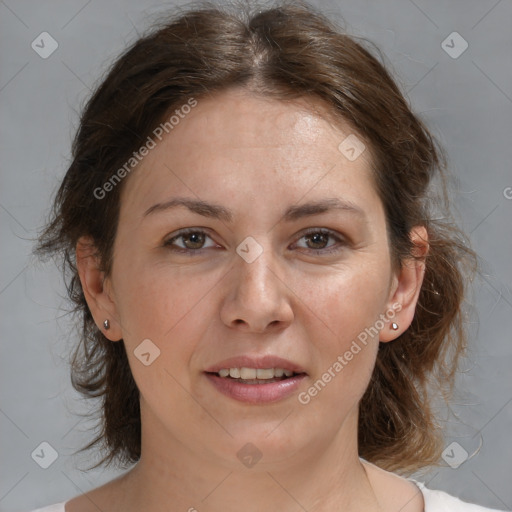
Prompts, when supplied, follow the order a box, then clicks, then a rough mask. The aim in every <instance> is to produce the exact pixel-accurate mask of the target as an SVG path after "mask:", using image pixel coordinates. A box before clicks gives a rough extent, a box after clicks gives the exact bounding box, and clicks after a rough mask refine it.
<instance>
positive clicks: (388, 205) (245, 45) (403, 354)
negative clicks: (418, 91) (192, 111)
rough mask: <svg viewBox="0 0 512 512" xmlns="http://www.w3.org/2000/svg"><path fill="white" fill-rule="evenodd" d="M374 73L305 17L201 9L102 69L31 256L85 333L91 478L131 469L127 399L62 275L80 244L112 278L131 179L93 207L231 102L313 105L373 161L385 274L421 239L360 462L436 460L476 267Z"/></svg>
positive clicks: (134, 416)
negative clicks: (201, 109) (151, 152)
mask: <svg viewBox="0 0 512 512" xmlns="http://www.w3.org/2000/svg"><path fill="white" fill-rule="evenodd" d="M379 59H381V60H382V56H381V55H380V52H379V51H378V50H377V49H376V48H375V47H374V46H371V45H370V44H369V43H368V42H367V41H364V40H356V38H355V37H351V36H348V35H347V34H345V33H344V31H343V30H342V29H340V28H339V27H338V26H337V25H335V24H334V23H333V22H331V21H329V20H328V19H327V18H326V16H325V15H323V14H322V13H320V12H318V11H317V10H316V9H315V8H313V7H312V6H310V5H309V4H307V3H305V2H280V3H278V4H274V5H273V7H272V8H268V9H266V10H262V9H258V6H256V5H255V6H253V7H250V6H249V7H247V8H242V7H240V6H235V7H234V8H233V6H232V5H225V6H218V5H213V4H211V3H205V2H202V3H201V4H200V5H199V6H197V5H196V6H194V7H191V8H189V9H188V10H186V11H185V12H180V11H178V12H174V13H172V16H171V17H170V18H169V19H167V20H166V21H165V23H162V24H159V25H156V26H153V28H152V29H151V30H150V32H149V33H147V34H146V35H144V36H143V37H140V38H139V39H138V40H137V41H136V42H135V43H134V44H133V45H132V46H131V47H130V48H129V49H127V50H126V51H125V52H124V54H123V55H122V56H121V57H119V58H118V59H117V61H116V62H115V63H114V65H113V66H112V67H111V68H110V70H109V72H108V74H107V76H106V78H105V79H104V80H103V81H102V82H101V84H100V85H99V87H98V88H97V89H96V91H95V92H94V94H93V95H92V97H91V98H90V100H89V101H88V103H87V105H86V107H85V109H84V110H83V113H82V116H81V120H80V125H79V129H78V131H77V133H76V136H75V139H74V141H73V146H72V162H71V164H70V166H69V169H68V171H67V173H66V175H65V177H64V179H63V181H62V183H61V185H60V188H59V190H58V192H57V195H56V197H55V201H54V205H53V211H52V218H51V219H50V220H49V222H48V224H47V226H46V227H45V229H44V230H43V232H42V233H41V235H40V237H39V243H38V246H37V248H36V253H37V254H39V255H45V254H57V255H60V256H62V257H63V263H64V265H63V267H64V272H65V279H66V282H67V287H68V292H69V296H70V298H71V300H72V302H73V303H74V311H75V312H76V313H78V315H80V317H81V320H82V327H81V330H82V333H81V339H80V342H81V343H80V344H79V345H78V346H77V347H76V350H75V351H74V354H73V358H72V361H71V369H72V372H71V376H72V379H71V380H72V384H73V386H74V387H75V389H76V390H78V391H80V392H81V393H83V394H84V395H85V396H86V397H97V398H101V399H102V405H101V409H100V413H101V420H100V421H101V432H100V433H99V435H98V436H97V437H96V438H95V439H94V440H93V441H91V442H90V443H89V444H88V445H87V446H85V447H84V448H82V450H86V449H89V448H92V447H93V446H95V445H101V446H102V447H103V448H104V449H105V450H106V454H105V457H104V458H103V459H102V460H101V461H100V462H99V463H98V464H97V465H96V466H94V467H97V466H99V465H100V464H104V463H106V464H107V465H108V464H111V463H112V462H113V461H114V460H117V461H118V462H119V463H121V464H126V463H128V464H130V463H134V462H136V461H138V460H139V458H140V450H141V419H140V409H139V391H138V388H137V386H136V383H135V381H134V379H133V377H132V374H131V371H130V367H129V364H128V359H127V356H126V351H125V346H124V343H123V342H120V343H113V342H111V341H109V340H108V339H107V338H106V337H105V336H104V335H103V334H102V332H101V330H99V329H98V327H97V326H96V325H95V323H94V320H93V318H92V315H91V313H90V311H89V309H88V306H87V303H86V300H85V297H84V294H83V291H82V288H81V284H80V279H79V277H78V273H77V269H76V260H75V247H76V243H77V241H78V239H79V238H80V237H81V236H84V235H88V236H91V237H92V238H93V240H94V241H95V245H96V248H97V250H98V253H99V255H100V258H101V261H102V268H103V270H104V271H105V272H106V274H107V275H109V272H110V270H111V267H112V246H113V242H114V238H115V236H116V229H117V223H118V216H119V208H120V193H121V190H122V187H123V185H124V183H125V181H126V180H127V179H129V177H126V178H124V180H123V181H121V182H120V183H119V184H117V186H115V187H113V188H112V190H110V191H109V193H108V196H107V197H106V198H105V199H98V198H97V197H96V196H95V194H94V190H96V189H98V187H103V186H104V184H105V183H106V182H107V181H108V180H109V178H111V177H112V175H113V174H114V172H115V171H116V170H117V169H119V168H121V167H122V166H123V164H125V162H126V161H127V160H128V159H129V158H130V157H131V156H132V154H133V152H134V151H137V150H138V149H139V148H140V147H141V146H142V144H143V143H144V141H145V140H146V139H147V137H148V136H149V135H150V134H151V133H152V131H153V130H154V129H155V127H156V126H157V125H158V124H159V123H160V122H162V120H164V119H165V118H166V117H167V116H169V113H170V112H172V110H173V109H175V108H177V107H179V106H180V105H182V104H184V103H186V101H187V100H188V99H189V98H191V97H194V98H197V99H198V100H199V101H200V98H201V97H204V96H205V95H211V94H214V93H215V92H218V91H222V90H226V89H228V88H230V87H244V88H246V89H247V90H249V91H251V92H253V93H255V94H259V95H263V96H267V97H274V98H276V99H279V100H283V101H285V100H286V99H291V98H299V97H307V96H309V97H315V98H318V99H321V100H323V102H324V104H325V105H327V110H328V111H329V113H330V114H332V115H334V116H337V117H338V119H340V120H343V121H344V122H345V123H348V124H349V125H350V126H351V127H352V128H353V129H354V131H355V132H356V133H357V134H358V136H360V137H361V138H362V139H363V140H364V141H365V144H367V145H368V147H369V149H370V151H371V155H372V161H373V175H374V179H375V186H376V188H377V191H378V193H379V196H380V198H381V200H382V203H383V205H384V209H385V214H386V222H387V229H388V237H389V242H390V247H391V251H392V256H393V259H394V261H395V262H396V264H397V265H400V264H401V262H403V261H404V258H408V257H412V255H413V244H412V243H411V239H410V236H409V234H410V230H411V228H412V227H413V226H415V225H423V226H425V227H426V228H427V232H428V236H429V246H430V249H429V252H428V256H427V257H426V272H425V277H424V281H423V285H422V288H421V292H420V296H419V300H418V304H417V308H416V313H415V317H414V320H413V322H412V324H411V325H410V327H409V328H408V329H407V330H406V331H405V332H404V333H403V334H401V335H400V336H399V337H398V338H397V339H396V340H395V341H393V342H391V343H381V345H380V349H379V351H378V356H377V362H376V366H375V369H374V372H373V375H372V378H371V381H370V384H369V387H368V389H367V390H366V392H365V394H364V396H363V398H362V400H361V403H360V414H359V453H360V456H361V457H363V458H365V459H366V460H368V461H370V462H373V463H374V464H377V465H379V466H381V467H382V468H384V469H387V470H391V471H400V472H406V471H411V470H415V469H418V468H420V467H423V466H426V465H429V464H432V463H434V462H436V461H437V459H438V458H439V454H440V448H441V439H442V438H441V435H440V429H439V428H438V427H437V426H436V420H435V415H434V414H433V409H432V406H431V404H432V400H433V399H435V398H436V396H439V394H438V391H439V390H441V391H442V392H443V393H444V392H446V393H447V394H446V396H448V393H449V391H451V389H452V384H453V380H454V375H455V371H456V368H457V361H458V358H459V355H460V354H461V352H462V351H463V349H464V348H465V342H466V334H465V332H464V328H463V327H464V326H463V322H462V313H461V304H462V300H463V296H464V291H465V285H466V283H467V282H468V280H467V279H466V277H465V275H464V274H463V269H464V268H466V269H471V268H474V264H475V261H476V260H475V258H474V254H473V252H472V251H471V250H470V249H469V248H468V247H467V242H466V240H465V237H464V236H463V234H462V233H461V232H460V231H459V230H458V229H457V227H456V226H455V225H454V224H453V223H452V222H451V221H450V220H449V219H450V218H451V217H449V216H447V215H446V213H445V216H444V219H445V220H444V221H440V220H438V218H437V217H438V215H437V214H438V212H437V211H436V210H437V209H438V206H439V205H437V203H436V204H435V203H434V202H433V201H432V199H431V198H432V197H434V196H432V190H431V189H432V184H433V183H438V184H440V190H441V198H442V199H443V196H444V199H446V197H445V194H443V192H446V184H445V183H446V181H445V179H444V176H445V174H446V158H445V157H444V156H443V152H442V150H441V149H440V148H439V145H438V144H437V142H436V140H435V139H434V138H433V136H432V135H431V134H430V133H429V131H428V130H427V129H426V127H425V126H424V124H423V123H422V121H421V120H420V119H419V118H418V116H416V115H414V114H413V113H412V111H411V109H410V108H409V106H408V104H407V101H406V100H405V99H404V96H403V95H402V93H401V92H400V90H399V88H398V86H397V85H396V83H395V82H394V80H393V79H392V77H391V76H390V74H389V72H388V71H387V70H386V67H385V66H384V65H383V64H382V63H381V62H380V60H379ZM438 178H441V179H438ZM443 204H445V203H443ZM445 206H446V204H445ZM434 207H435V208H434ZM434 216H436V219H434ZM435 389H437V391H436V392H433V390H435Z"/></svg>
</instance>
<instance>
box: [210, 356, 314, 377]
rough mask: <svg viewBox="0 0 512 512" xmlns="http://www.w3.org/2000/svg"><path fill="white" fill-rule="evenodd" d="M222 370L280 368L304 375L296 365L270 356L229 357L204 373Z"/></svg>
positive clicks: (303, 371)
mask: <svg viewBox="0 0 512 512" xmlns="http://www.w3.org/2000/svg"><path fill="white" fill-rule="evenodd" d="M222 368H256V369H258V368H260V369H262V368H282V369H283V370H290V371H292V372H294V373H306V371H305V370H304V369H303V368H302V367H301V366H299V365H298V364H296V363H292V362H291V361H288V360H286V359H283V358H282V357H277V356H272V355H266V356H258V357H251V356H238V357H231V358H229V359H224V361H220V362H219V363H216V364H214V365H212V366H210V367H209V368H207V369H206V370H205V372H218V371H219V370H221V369H222Z"/></svg>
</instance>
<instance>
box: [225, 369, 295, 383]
mask: <svg viewBox="0 0 512 512" xmlns="http://www.w3.org/2000/svg"><path fill="white" fill-rule="evenodd" d="M218 374H219V375H220V376H221V377H227V376H228V375H229V376H230V377H232V378H233V379H243V380H251V379H262V380H265V379H273V378H275V377H282V376H283V375H284V376H285V377H291V376H292V375H293V372H292V371H291V370H284V369H283V368H257V369H256V368H245V367H243V368H222V369H221V370H219V371H218Z"/></svg>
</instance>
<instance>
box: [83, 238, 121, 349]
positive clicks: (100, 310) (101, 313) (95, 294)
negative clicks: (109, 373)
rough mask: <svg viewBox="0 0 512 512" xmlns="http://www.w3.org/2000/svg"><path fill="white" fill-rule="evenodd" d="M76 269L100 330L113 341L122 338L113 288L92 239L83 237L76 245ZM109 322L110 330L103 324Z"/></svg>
mask: <svg viewBox="0 0 512 512" xmlns="http://www.w3.org/2000/svg"><path fill="white" fill-rule="evenodd" d="M76 267H77V270H78V275H79V277H80V282H81V283H82V290H83V292H84V295H85V300H86V301H87V305H88V306H89V310H90V311H91V314H92V316H93V318H94V321H95V323H96V325H97V326H98V328H99V329H100V330H101V331H102V332H103V335H104V336H105V337H107V338H108V339H109V340H111V341H119V340H120V339H121V338H122V334H121V328H120V325H119V322H118V321H117V319H118V317H119V316H118V312H117V309H116V305H115V302H114V301H113V300H112V295H113V293H112V287H111V282H110V280H109V279H106V278H105V272H104V271H102V270H101V267H100V260H99V255H98V253H97V249H96V246H95V245H94V241H93V240H92V238H91V237H81V238H80V239H79V240H78V242H77V244H76ZM105 320H108V321H109V323H110V328H109V329H106V328H105V326H104V324H103V322H104V321H105Z"/></svg>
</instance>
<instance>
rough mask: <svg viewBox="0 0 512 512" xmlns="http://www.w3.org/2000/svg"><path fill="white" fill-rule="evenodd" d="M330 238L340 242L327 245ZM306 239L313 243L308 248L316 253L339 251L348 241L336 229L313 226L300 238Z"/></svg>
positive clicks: (307, 241) (307, 242)
mask: <svg viewBox="0 0 512 512" xmlns="http://www.w3.org/2000/svg"><path fill="white" fill-rule="evenodd" d="M329 238H332V239H335V240H337V241H338V242H339V243H338V244H333V245H330V246H329V245H327V243H328V240H329ZM302 239H305V240H306V244H310V245H313V247H311V246H309V247H306V249H309V250H310V251H313V252H314V253H316V254H330V253H333V252H337V251H339V250H341V249H342V247H343V246H345V245H346V241H345V240H344V239H343V238H342V237H341V236H339V235H337V234H336V233H335V232H334V231H331V230H329V229H321V228H313V229H310V230H308V231H307V232H306V233H305V234H304V235H303V236H302V237H301V238H300V239H299V240H302Z"/></svg>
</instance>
